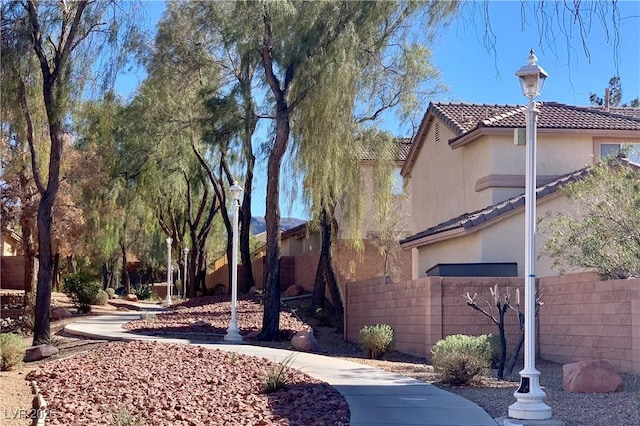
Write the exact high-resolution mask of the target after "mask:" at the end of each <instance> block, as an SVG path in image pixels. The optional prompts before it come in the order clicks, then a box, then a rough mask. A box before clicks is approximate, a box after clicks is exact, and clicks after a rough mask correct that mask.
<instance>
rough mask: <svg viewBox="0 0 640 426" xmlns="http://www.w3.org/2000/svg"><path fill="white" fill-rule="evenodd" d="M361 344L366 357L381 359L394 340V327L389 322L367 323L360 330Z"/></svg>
mask: <svg viewBox="0 0 640 426" xmlns="http://www.w3.org/2000/svg"><path fill="white" fill-rule="evenodd" d="M359 342H360V346H361V347H362V350H363V351H364V354H365V356H366V357H368V358H371V359H380V358H382V356H383V355H384V354H385V353H386V352H387V351H388V350H389V348H390V347H391V343H392V342H393V328H391V326H390V325H388V324H376V325H366V326H364V327H362V329H361V330H360V336H359Z"/></svg>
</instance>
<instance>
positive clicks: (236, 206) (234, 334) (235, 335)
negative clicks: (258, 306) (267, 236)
mask: <svg viewBox="0 0 640 426" xmlns="http://www.w3.org/2000/svg"><path fill="white" fill-rule="evenodd" d="M229 191H230V192H231V196H232V197H233V238H232V247H231V321H230V323H229V328H228V329H227V334H226V335H225V336H224V340H226V341H227V342H241V341H242V336H241V335H240V330H239V329H238V321H237V319H236V305H237V303H238V211H239V210H240V194H241V193H242V188H241V187H240V185H238V183H237V182H233V185H231V188H229Z"/></svg>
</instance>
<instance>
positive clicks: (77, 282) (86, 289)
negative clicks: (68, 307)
mask: <svg viewBox="0 0 640 426" xmlns="http://www.w3.org/2000/svg"><path fill="white" fill-rule="evenodd" d="M101 287H102V285H101V284H100V282H99V281H98V280H96V278H94V277H93V276H91V275H89V274H87V273H85V272H78V273H76V274H70V275H67V276H66V277H64V280H63V282H62V291H64V292H65V294H66V295H67V296H69V298H70V299H71V301H72V302H73V305H74V306H75V307H76V308H77V309H78V312H79V313H87V312H91V304H92V303H93V302H94V300H95V298H96V296H97V295H98V292H99V291H100V289H101Z"/></svg>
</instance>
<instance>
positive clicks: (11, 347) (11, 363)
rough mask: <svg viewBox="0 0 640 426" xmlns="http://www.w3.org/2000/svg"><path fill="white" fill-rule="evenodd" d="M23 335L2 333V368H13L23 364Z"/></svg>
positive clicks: (0, 342)
mask: <svg viewBox="0 0 640 426" xmlns="http://www.w3.org/2000/svg"><path fill="white" fill-rule="evenodd" d="M25 352H26V351H25V347H24V340H23V339H22V336H21V335H19V334H14V333H2V334H0V370H3V371H5V370H13V369H14V368H17V367H20V366H21V365H22V360H23V359H24V355H25Z"/></svg>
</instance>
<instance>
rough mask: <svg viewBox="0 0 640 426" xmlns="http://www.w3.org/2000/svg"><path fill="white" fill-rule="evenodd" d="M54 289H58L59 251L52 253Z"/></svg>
mask: <svg viewBox="0 0 640 426" xmlns="http://www.w3.org/2000/svg"><path fill="white" fill-rule="evenodd" d="M52 287H53V288H54V289H55V290H56V291H60V253H59V252H56V254H54V255H53V284H52Z"/></svg>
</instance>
